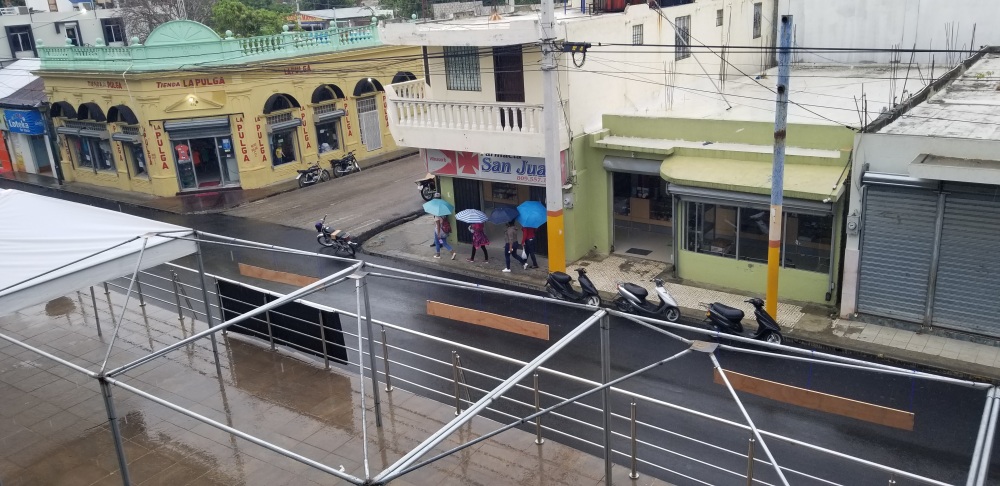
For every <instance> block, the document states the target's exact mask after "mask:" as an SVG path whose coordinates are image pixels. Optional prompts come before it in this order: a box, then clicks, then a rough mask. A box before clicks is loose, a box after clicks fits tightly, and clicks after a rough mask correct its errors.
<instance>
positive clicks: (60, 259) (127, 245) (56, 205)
mask: <svg viewBox="0 0 1000 486" xmlns="http://www.w3.org/2000/svg"><path fill="white" fill-rule="evenodd" d="M160 235H167V236H160ZM193 235H194V231H193V230H191V229H189V228H184V227H181V226H176V225H172V224H167V223H161V222H159V221H153V220H149V219H145V218H140V217H138V216H132V215H129V214H124V213H116V212H114V211H109V210H106V209H100V208H95V207H92V206H87V205H84V204H78V203H74V202H69V201H63V200H60V199H54V198H50V197H45V196H39V195H36V194H30V193H26V192H22V191H16V190H3V189H0V315H6V314H11V313H14V312H17V311H18V310H21V309H23V308H25V307H29V306H32V305H35V304H39V303H42V302H46V301H48V300H51V299H54V298H56V297H59V296H62V295H66V294H68V293H70V292H73V291H74V290H78V289H81V288H83V287H86V286H88V285H93V284H95V283H97V282H104V281H107V280H111V279H114V278H118V277H121V276H122V275H131V274H132V272H134V271H135V268H136V263H137V262H138V259H139V254H140V252H142V263H141V265H140V269H145V268H149V267H153V266H156V265H160V264H163V263H165V262H169V261H172V260H176V259H178V258H180V257H183V256H185V255H189V254H191V253H194V252H195V251H196V249H197V246H196V243H195V242H194V241H191V240H180V239H176V238H172V237H173V236H193ZM168 236H169V237H168ZM144 245H145V248H143V246H144Z"/></svg>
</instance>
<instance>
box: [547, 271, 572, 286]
mask: <svg viewBox="0 0 1000 486" xmlns="http://www.w3.org/2000/svg"><path fill="white" fill-rule="evenodd" d="M552 280H555V281H556V282H559V283H561V284H568V283H569V282H570V281H571V280H573V277H570V276H569V275H566V274H565V273H563V272H552Z"/></svg>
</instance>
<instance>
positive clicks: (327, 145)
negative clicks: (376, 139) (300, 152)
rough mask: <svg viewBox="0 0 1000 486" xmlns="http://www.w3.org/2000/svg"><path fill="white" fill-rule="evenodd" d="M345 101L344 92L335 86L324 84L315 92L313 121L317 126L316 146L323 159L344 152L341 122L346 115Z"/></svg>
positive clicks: (313, 95)
mask: <svg viewBox="0 0 1000 486" xmlns="http://www.w3.org/2000/svg"><path fill="white" fill-rule="evenodd" d="M344 99H345V97H344V91H343V90H341V89H340V88H339V87H338V86H337V85H335V84H322V85H319V86H318V87H317V88H316V89H315V90H313V93H312V99H311V100H310V101H312V109H313V121H314V123H315V124H316V144H317V147H318V148H319V153H320V158H321V159H322V158H324V157H330V156H332V155H333V153H336V152H340V151H342V150H343V141H342V140H343V139H342V135H341V134H342V133H343V131H342V128H341V126H340V122H341V119H342V118H343V117H344V114H345V113H346V112H345V111H344V108H346V105H344V104H343V103H344V101H343V100H344ZM330 152H333V153H330ZM323 154H326V155H323ZM324 160H325V159H324Z"/></svg>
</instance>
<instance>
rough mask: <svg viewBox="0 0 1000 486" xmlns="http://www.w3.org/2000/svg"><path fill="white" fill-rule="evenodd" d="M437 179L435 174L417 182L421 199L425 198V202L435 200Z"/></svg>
mask: <svg viewBox="0 0 1000 486" xmlns="http://www.w3.org/2000/svg"><path fill="white" fill-rule="evenodd" d="M435 179H436V178H435V177H434V174H430V173H428V174H427V175H426V176H424V178H423V179H420V180H419V181H416V184H417V190H418V191H420V197H422V198H424V201H430V200H431V199H434V193H436V192H437V184H436V183H435V182H434V180H435Z"/></svg>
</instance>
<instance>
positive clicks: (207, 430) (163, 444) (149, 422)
mask: <svg viewBox="0 0 1000 486" xmlns="http://www.w3.org/2000/svg"><path fill="white" fill-rule="evenodd" d="M110 300H111V302H110V305H109V302H108V300H107V297H106V296H105V294H103V293H101V291H100V290H98V294H97V304H98V311H99V313H98V317H99V319H100V323H101V326H103V333H104V336H103V338H101V337H98V335H97V325H96V323H95V321H94V312H93V310H94V309H93V307H92V306H91V300H90V295H89V292H78V293H74V294H71V295H69V296H66V297H61V298H59V299H56V300H53V301H51V302H49V303H48V304H47V305H39V306H35V307H32V308H29V309H25V310H24V311H21V312H19V313H16V314H12V315H7V316H3V317H0V332H2V333H3V334H5V335H7V336H10V337H13V338H15V339H19V340H22V341H24V342H26V343H28V344H30V345H32V346H35V347H38V348H40V349H43V350H45V351H47V352H50V353H52V354H55V355H56V356H59V357H61V358H64V359H66V360H69V361H71V362H73V363H76V364H79V365H81V366H84V367H85V368H87V369H90V370H97V369H99V368H100V363H101V362H102V361H103V360H104V355H105V353H106V350H107V344H106V343H107V342H108V339H109V338H110V335H111V329H110V323H111V320H112V318H111V315H110V312H111V310H112V309H113V310H114V312H115V314H116V316H117V315H118V314H119V313H120V312H121V305H122V304H123V302H124V297H123V296H122V295H119V294H117V293H114V292H112V293H111V294H110ZM124 316H125V318H124V323H123V325H122V329H121V332H120V333H119V338H118V341H116V345H115V350H114V351H113V353H112V354H111V356H110V359H109V361H108V363H109V369H111V368H114V367H116V366H120V365H122V364H125V363H128V362H131V361H132V360H134V359H137V358H139V357H141V356H143V355H145V354H148V353H149V352H150V351H151V350H152V349H161V348H163V347H164V346H166V345H167V344H170V343H173V342H176V341H177V340H179V339H181V338H183V337H186V336H188V335H191V333H192V332H196V331H201V330H204V329H205V328H206V324H205V323H204V322H194V323H192V321H191V316H190V315H188V316H187V318H186V319H184V320H183V321H179V320H178V318H177V314H176V311H174V310H170V309H166V308H159V307H156V306H154V305H152V304H148V305H146V306H145V307H144V308H143V307H139V306H138V305H137V303H136V302H135V300H133V301H132V302H131V303H130V304H129V309H128V310H127V311H126V313H125V314H124ZM192 325H193V327H194V329H192ZM349 340H350V337H348V341H349ZM219 350H220V357H221V359H220V364H221V367H222V376H221V377H220V376H218V375H217V373H216V367H215V364H214V362H213V359H212V351H211V347H210V342H209V340H207V339H203V340H200V341H198V342H197V343H195V344H192V345H189V346H185V347H182V348H180V349H178V350H175V351H174V352H172V353H170V354H168V355H166V356H165V357H162V358H159V359H157V360H155V361H152V362H150V363H147V364H144V365H142V366H139V367H137V368H135V369H133V370H131V371H129V372H128V373H126V374H125V375H123V376H121V377H120V380H121V381H123V382H125V383H127V384H130V385H131V386H134V387H136V388H139V389H141V390H143V391H146V392H148V393H152V394H154V395H156V396H158V397H160V398H162V399H164V400H167V401H170V402H172V403H175V404H177V405H180V406H183V407H186V408H188V409H190V410H192V411H194V412H196V413H198V414H201V415H204V416H206V417H208V418H211V419H213V420H217V421H219V422H221V423H224V424H226V425H229V426H231V427H233V428H236V429H238V430H241V431H244V432H247V433H249V434H251V435H254V436H256V437H259V438H261V439H263V440H266V441H268V442H271V443H273V444H276V445H278V446H280V447H283V448H286V449H288V450H291V451H293V452H295V453H297V454H301V455H303V456H305V457H308V458H310V459H313V460H316V461H318V462H320V463H322V464H325V465H327V466H330V467H332V468H334V469H342V470H343V471H345V472H347V473H349V474H352V475H354V476H356V477H362V478H363V477H365V469H364V457H363V453H362V442H363V435H362V420H363V419H362V414H361V408H360V406H361V403H360V402H361V385H362V383H363V382H362V380H361V379H359V378H358V377H357V375H356V374H352V373H350V372H349V371H347V370H344V369H337V368H334V369H333V370H331V371H326V370H324V369H323V366H322V363H321V362H319V363H317V362H316V361H315V360H312V359H309V358H303V357H302V356H301V355H299V356H296V355H295V353H282V352H272V351H270V350H269V349H268V348H267V346H266V343H264V345H263V346H262V345H261V344H259V343H256V342H252V340H250V339H249V338H245V337H243V336H236V335H234V334H229V335H228V336H220V339H219ZM355 356H356V355H355ZM364 384H365V390H366V392H367V393H366V398H365V400H366V401H365V403H366V406H367V408H366V416H365V418H364V420H365V421H366V423H367V424H368V451H369V453H368V461H369V470H370V474H371V475H372V476H374V475H375V474H377V473H378V472H380V471H382V470H383V469H385V468H386V467H387V466H389V465H390V464H392V463H393V462H395V461H396V460H397V459H399V458H400V457H402V456H403V455H404V454H405V453H406V452H408V451H409V450H410V449H411V448H413V447H414V446H416V445H417V444H419V443H420V442H421V441H423V440H424V439H425V438H427V437H428V436H430V435H431V434H432V433H433V432H435V431H436V430H437V429H439V428H440V427H441V426H442V425H443V424H445V423H446V422H447V421H448V420H451V419H452V418H453V417H454V408H453V407H450V406H447V405H443V404H441V403H438V402H435V401H432V400H429V399H426V398H423V397H420V396H417V395H413V394H411V393H408V392H406V391H404V390H402V389H400V388H398V387H397V388H396V389H395V390H394V391H393V392H392V393H389V394H386V393H384V392H383V393H382V394H381V395H382V400H383V402H382V403H383V407H382V410H383V427H382V428H381V429H379V428H376V427H375V423H374V421H375V417H374V409H373V407H372V397H371V395H370V392H371V387H370V382H368V381H364ZM112 392H113V394H114V402H115V406H116V408H117V413H118V416H119V424H120V427H121V430H122V435H123V437H124V439H125V442H124V447H125V454H126V457H127V458H128V462H129V472H130V475H131V479H132V483H133V484H141V485H158V484H165V485H166V484H168V485H171V486H181V485H188V484H190V485H286V484H289V485H291V484H294V485H305V486H308V485H317V484H347V483H346V482H344V481H342V480H340V479H339V478H336V477H334V476H332V475H329V474H327V473H325V472H323V471H320V470H317V469H314V468H312V467H310V466H307V465H304V464H301V463H299V462H296V461H293V460H291V459H288V458H285V457H283V456H280V455H279V454H276V453H274V452H271V451H269V450H266V449H264V448H262V447H260V446H258V445H256V444H253V443H251V442H249V441H247V440H244V439H242V438H237V437H235V436H233V435H230V434H229V433H227V432H224V431H222V430H219V429H217V428H215V427H213V426H211V425H208V424H205V423H203V422H201V421H198V420H196V419H193V418H190V417H187V416H185V415H182V414H180V413H178V412H175V411H173V410H170V409H168V408H167V407H165V406H163V405H160V404H157V403H155V402H152V401H150V400H148V399H146V398H143V397H140V396H138V395H135V394H132V393H131V392H129V391H127V390H125V389H122V388H119V387H112ZM498 426H499V424H497V423H495V422H492V421H489V420H486V419H482V418H478V417H477V418H476V419H475V420H473V421H472V422H471V423H470V424H468V425H466V426H465V427H463V428H462V429H460V430H459V431H458V432H457V433H456V434H454V435H453V436H452V437H449V438H448V439H447V440H446V441H445V442H444V443H443V444H442V445H440V446H439V447H438V448H437V449H435V451H434V453H440V452H441V451H444V450H446V449H447V448H451V447H454V446H456V445H458V444H460V443H461V442H464V441H468V440H471V439H473V438H475V437H477V436H478V434H483V433H486V432H488V431H491V430H494V429H495V428H497V427H498ZM613 472H614V477H613V479H614V482H615V484H643V485H646V484H665V483H662V482H659V481H657V480H654V479H651V478H649V476H640V478H639V479H638V480H630V479H628V471H627V469H625V468H622V467H618V466H616V467H615V468H614V471H613ZM603 476H604V465H603V460H602V459H600V458H598V457H595V456H591V455H589V454H585V453H583V452H580V451H577V450H575V449H572V448H570V447H567V446H564V445H561V444H559V443H556V442H553V441H552V440H546V442H545V444H543V445H541V446H539V445H536V444H535V443H534V435H532V434H530V433H526V432H522V431H518V430H512V431H508V432H504V433H503V434H500V435H498V436H497V437H496V438H495V439H490V440H486V441H483V442H481V443H480V444H477V445H475V446H472V447H470V448H468V449H466V450H463V451H460V452H458V453H456V454H453V455H452V456H449V457H447V458H445V459H442V460H440V461H437V462H434V463H432V464H430V465H428V466H425V467H423V468H421V469H418V470H416V471H413V472H411V473H409V474H407V475H405V476H403V477H401V478H400V479H398V480H396V481H393V482H392V484H400V485H426V484H433V485H450V484H462V485H476V484H482V485H501V484H511V485H513V484H517V485H529V484H537V485H585V484H593V485H596V484H603ZM0 483H2V484H3V486H21V485H25V486H35V485H120V484H122V479H121V477H120V475H119V471H118V463H117V457H116V455H115V452H114V446H113V442H112V437H111V432H110V429H109V425H108V422H107V414H106V411H105V408H104V403H103V400H102V398H101V394H100V389H99V387H98V384H97V382H96V380H95V379H93V378H90V377H88V376H86V375H84V374H82V373H80V372H77V371H74V370H72V369H70V368H68V367H65V366H63V365H60V364H57V363H55V362H54V361H52V360H49V359H47V358H45V357H42V356H39V355H37V354H36V353H34V352H32V351H29V350H25V349H23V348H21V347H19V346H16V345H14V344H11V343H9V342H7V341H6V340H0Z"/></svg>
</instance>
